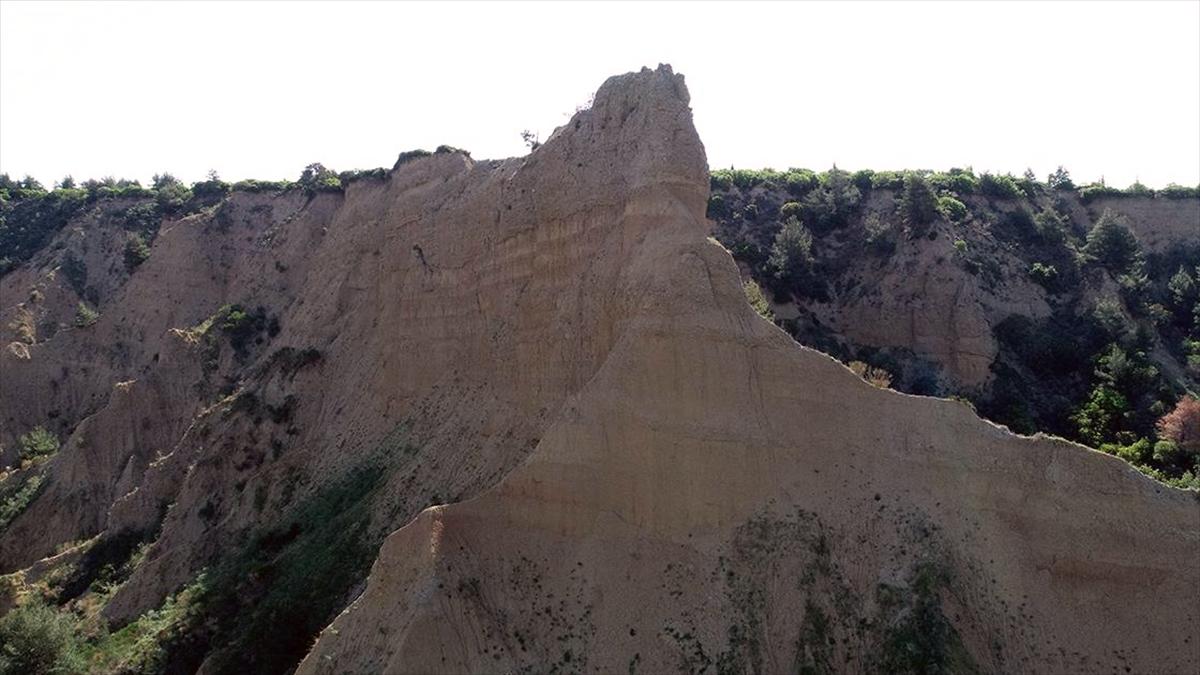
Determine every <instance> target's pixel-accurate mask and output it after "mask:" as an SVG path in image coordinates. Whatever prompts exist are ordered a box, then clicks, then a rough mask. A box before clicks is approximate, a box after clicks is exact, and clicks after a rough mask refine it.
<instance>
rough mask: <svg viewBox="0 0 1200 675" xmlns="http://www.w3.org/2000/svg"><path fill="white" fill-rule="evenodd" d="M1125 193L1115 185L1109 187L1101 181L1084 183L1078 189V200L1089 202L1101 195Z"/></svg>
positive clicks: (1122, 194) (1120, 194)
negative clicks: (1089, 183)
mask: <svg viewBox="0 0 1200 675" xmlns="http://www.w3.org/2000/svg"><path fill="white" fill-rule="evenodd" d="M1124 196H1125V193H1124V192H1123V191H1121V190H1119V189H1117V188H1115V187H1109V186H1107V185H1105V184H1104V183H1103V182H1099V183H1092V184H1091V185H1085V186H1083V187H1082V188H1080V189H1079V201H1081V202H1083V203H1084V204H1089V203H1091V202H1092V201H1094V200H1096V199H1100V198H1101V197H1124Z"/></svg>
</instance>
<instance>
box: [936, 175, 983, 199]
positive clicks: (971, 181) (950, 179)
mask: <svg viewBox="0 0 1200 675" xmlns="http://www.w3.org/2000/svg"><path fill="white" fill-rule="evenodd" d="M929 184H930V185H931V186H933V188H934V189H935V190H938V191H942V192H953V193H955V194H958V195H969V194H974V193H976V192H978V191H979V179H978V178H976V177H975V172H974V171H972V170H970V169H950V170H949V171H947V172H945V173H934V174H930V176H929Z"/></svg>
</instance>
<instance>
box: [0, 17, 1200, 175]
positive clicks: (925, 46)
mask: <svg viewBox="0 0 1200 675" xmlns="http://www.w3.org/2000/svg"><path fill="white" fill-rule="evenodd" d="M660 62H662V63H670V64H672V65H673V66H674V68H675V70H676V72H681V73H683V74H684V75H685V76H686V78H687V84H688V87H689V89H690V91H691V95H692V108H693V111H694V116H695V122H696V127H697V129H698V130H699V132H700V136H701V139H702V140H703V141H704V144H705V147H706V149H707V151H708V158H709V164H710V166H712V167H714V168H718V167H722V168H723V167H730V166H736V167H740V168H761V167H768V166H769V167H774V168H779V169H783V168H787V167H808V168H813V169H824V168H828V167H830V166H832V165H834V164H836V165H837V166H839V167H840V168H843V169H849V170H856V169H861V168H870V169H876V170H884V169H934V170H944V169H948V168H950V167H964V166H971V167H973V168H974V169H975V170H976V171H985V170H988V171H996V172H1013V173H1018V174H1019V173H1021V172H1022V171H1024V170H1025V169H1026V168H1031V169H1033V170H1034V172H1035V173H1036V174H1038V176H1040V177H1042V178H1043V179H1044V177H1045V175H1046V174H1047V173H1049V172H1050V171H1051V170H1053V169H1054V168H1055V167H1056V166H1058V165H1060V164H1061V165H1064V166H1066V168H1067V169H1068V170H1070V172H1071V174H1072V176H1073V178H1074V179H1075V181H1076V182H1077V183H1083V182H1088V181H1091V180H1096V179H1100V178H1101V177H1103V178H1104V179H1105V180H1106V182H1107V183H1108V184H1110V185H1115V186H1118V187H1124V186H1126V185H1128V184H1130V183H1132V182H1134V181H1135V180H1140V181H1141V182H1142V183H1145V184H1147V185H1149V186H1151V187H1162V186H1164V185H1166V184H1168V183H1171V182H1175V183H1180V184H1185V185H1196V184H1197V183H1200V2H1196V1H1194V0H1193V1H1189V2H1167V3H1156V2H1146V1H1142V2H1133V3H1121V2H1098V3H1085V2H1066V3H1033V2H999V3H986V2H963V3H949V2H930V3H902V2H886V3H878V4H877V3H872V2H848V3H839V4H825V3H817V2H809V3H781V2H774V3H751V2H739V3H728V4H726V3H720V2H668V3H661V4H649V3H632V2H628V3H603V4H590V3H582V2H573V3H554V4H551V3H528V4H519V3H491V2H489V3H486V4H473V3H465V2H455V3H441V4H420V3H382V2H366V3H352V2H339V3H321V2H297V3H285V2H266V3H240V2H239V3H232V2H204V3H185V2H163V3H101V2H78V3H65V4H59V3H52V2H36V3H27V2H14V1H10V0H5V1H4V2H0V172H7V173H9V174H12V175H13V176H14V177H18V176H23V175H25V174H31V175H33V176H34V177H36V178H38V179H39V180H41V181H42V182H43V183H46V184H47V185H49V184H51V183H53V182H55V181H56V180H58V179H59V178H61V177H62V176H64V175H66V174H71V175H73V176H74V177H75V178H76V179H85V178H100V177H104V176H109V175H111V176H115V177H125V178H130V179H138V180H141V181H142V182H143V183H146V182H148V181H149V179H150V177H151V176H152V175H153V174H155V173H161V172H170V173H172V174H174V175H176V176H178V177H180V178H182V179H184V180H187V181H195V180H200V179H203V178H204V176H205V175H206V174H207V172H208V171H210V170H215V171H217V172H218V174H219V175H220V176H221V177H222V178H224V179H226V180H231V181H232V180H240V179H243V178H260V179H279V178H295V177H297V176H298V175H299V174H300V171H301V170H302V169H303V167H304V166H305V165H307V164H310V163H312V162H321V163H323V164H325V165H326V166H328V167H330V168H333V169H336V170H345V169H352V168H372V167H378V166H386V167H390V166H391V165H392V163H393V162H394V161H395V158H396V155H397V154H399V153H400V152H401V151H404V150H410V149H413V148H427V149H432V148H434V147H436V146H438V145H441V144H449V145H453V146H457V147H461V148H464V149H467V150H469V151H471V152H472V154H473V155H474V156H475V157H476V158H499V157H509V156H514V155H520V154H524V153H525V152H526V149H525V147H524V145H523V143H522V140H521V136H520V132H521V131H522V130H524V129H530V130H533V131H535V132H537V133H539V134H540V136H541V138H543V139H544V138H546V137H548V136H549V135H550V133H551V132H552V131H553V129H554V128H555V127H556V126H558V125H561V124H563V123H565V122H566V121H567V120H568V118H569V116H570V114H571V113H572V112H574V110H575V109H576V108H577V107H578V106H580V105H583V104H584V103H586V102H587V100H588V99H589V97H590V96H591V93H592V92H593V91H595V89H596V88H597V87H598V86H599V85H600V83H601V82H603V81H604V79H605V78H606V77H608V76H610V75H614V74H618V73H622V72H627V71H630V70H637V69H639V68H641V67H642V66H645V65H648V66H651V67H653V66H655V65H656V64H658V63H660Z"/></svg>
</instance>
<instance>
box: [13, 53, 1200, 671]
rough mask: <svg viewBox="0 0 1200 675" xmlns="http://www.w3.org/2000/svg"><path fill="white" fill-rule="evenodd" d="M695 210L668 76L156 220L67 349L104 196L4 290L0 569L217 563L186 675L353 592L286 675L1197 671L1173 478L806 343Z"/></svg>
mask: <svg viewBox="0 0 1200 675" xmlns="http://www.w3.org/2000/svg"><path fill="white" fill-rule="evenodd" d="M707 196H708V177H707V167H706V160H705V156H704V150H703V146H702V145H701V143H700V140H699V138H698V137H697V135H696V131H695V129H694V127H693V125H692V120H691V112H690V109H689V108H688V94H687V90H686V87H685V86H684V83H683V78H682V77H681V76H678V75H676V74H674V73H672V72H671V70H670V69H669V67H660V68H659V69H657V70H654V71H651V70H643V71H642V72H640V73H631V74H628V75H624V76H620V77H616V78H612V79H610V80H609V81H608V82H606V83H605V84H604V86H603V87H601V89H600V90H599V91H598V92H597V94H596V97H595V103H594V106H593V107H592V108H591V109H589V110H585V111H581V112H580V113H578V114H577V115H576V116H575V117H574V118H573V119H572V120H571V122H570V123H569V124H567V125H566V126H564V127H563V128H561V129H559V130H558V131H557V132H556V133H555V135H554V136H553V137H552V138H550V139H549V140H548V141H547V142H546V143H545V144H544V145H543V146H542V147H541V148H539V149H538V150H536V151H535V152H533V153H532V154H531V155H529V156H527V157H524V158H520V159H511V160H505V161H472V160H471V159H470V158H469V157H467V156H465V155H463V154H459V153H453V152H451V153H441V154H436V155H434V156H432V157H428V158H423V159H416V160H413V161H410V162H407V163H403V164H400V165H398V166H397V167H396V168H395V169H394V170H393V171H392V172H390V173H389V174H388V175H387V177H386V178H384V179H380V180H364V181H359V182H355V183H353V184H352V185H350V186H349V187H348V188H347V189H346V190H345V192H344V194H342V193H317V194H304V193H303V192H302V191H300V190H292V191H290V192H286V193H283V194H278V195H270V194H249V193H233V194H231V195H229V196H228V197H226V198H225V199H224V200H223V201H221V202H220V203H217V204H215V205H214V206H213V207H212V208H211V209H208V210H205V211H203V212H201V213H198V214H196V215H192V216H189V217H187V218H182V219H178V220H173V221H169V222H167V223H165V224H164V226H163V229H162V231H161V233H160V234H159V236H158V238H157V239H156V240H155V242H154V245H153V249H152V251H151V255H150V257H149V259H148V260H147V261H146V262H145V263H143V264H142V266H141V267H139V268H138V269H137V271H136V272H135V273H133V274H128V273H126V272H124V271H122V270H120V269H117V268H111V269H110V268H104V270H103V272H100V271H94V272H93V275H94V277H93V282H92V285H93V286H94V287H95V288H94V291H93V297H92V298H91V300H90V302H92V303H93V304H94V305H95V306H96V308H97V309H98V310H99V312H100V317H99V319H98V321H97V322H96V323H95V324H94V325H91V326H88V327H82V328H76V327H72V326H71V325H70V317H71V314H72V312H73V311H74V307H75V305H76V303H77V301H78V299H79V295H80V293H79V290H80V289H73V288H72V287H71V285H70V284H69V283H68V282H67V281H66V280H65V279H64V276H63V274H62V273H61V269H62V267H61V265H62V256H63V251H64V250H70V251H76V252H78V255H79V256H92V257H90V258H85V259H86V260H87V261H88V267H89V269H90V270H96V269H98V268H100V267H102V266H103V264H104V263H103V261H105V260H109V259H110V257H111V255H110V254H111V253H112V251H115V250H118V248H115V244H114V243H113V242H119V241H120V238H119V237H117V233H114V232H113V231H111V227H110V225H109V224H106V223H107V221H105V220H104V216H103V214H100V213H97V214H96V215H95V221H94V222H92V225H90V226H88V227H83V228H82V229H78V230H72V231H69V232H64V233H62V234H61V235H60V237H59V239H58V240H57V241H56V243H55V244H54V245H52V246H51V247H49V248H48V249H47V250H45V251H43V252H42V253H40V254H38V256H36V257H35V258H34V259H33V260H31V261H30V262H29V263H28V264H26V265H24V266H23V267H22V268H20V269H18V270H17V271H15V272H13V273H12V274H9V275H8V276H6V277H4V278H3V279H0V296H2V302H0V324H2V326H3V329H4V330H6V331H9V332H7V333H5V334H4V336H5V342H6V343H8V342H10V341H11V342H13V343H15V346H10V347H9V348H6V349H4V350H3V351H2V352H0V368H2V370H3V378H0V421H3V425H4V426H3V428H2V429H0V443H2V444H5V445H6V446H7V447H10V448H11V443H12V441H13V439H14V438H16V437H17V436H18V435H20V434H22V433H24V432H26V431H27V430H29V429H31V428H33V427H34V426H36V425H39V424H41V425H47V426H49V427H51V428H52V429H53V430H55V431H57V432H59V433H60V434H61V435H62V436H63V438H64V439H65V441H64V446H63V449H62V450H60V451H59V453H58V454H57V455H55V456H54V458H53V459H51V460H50V461H49V462H47V463H45V464H41V465H37V466H34V467H29V468H26V469H24V470H21V471H18V472H16V473H13V474H10V475H8V476H7V477H6V478H5V479H4V481H15V480H28V479H29V477H30V476H31V475H33V474H36V475H37V476H39V477H40V478H41V480H42V482H41V483H40V485H41V487H40V489H39V490H38V491H37V493H36V495H35V497H34V498H33V499H32V500H31V502H30V503H29V505H28V506H27V507H26V508H24V509H23V510H22V511H21V512H20V513H19V514H17V515H16V517H15V518H14V519H13V520H12V522H11V523H10V524H9V525H8V526H7V527H6V528H5V529H4V530H3V531H0V567H2V571H3V572H11V571H17V570H21V569H27V570H28V572H27V573H26V579H29V578H32V577H33V576H37V575H45V574H46V572H45V570H46V569H49V568H51V567H53V564H58V563H53V564H52V563H51V562H47V561H46V560H44V559H45V558H46V557H47V556H51V555H53V554H55V553H56V552H60V551H65V552H63V553H61V554H60V555H59V556H58V557H57V558H55V559H54V561H63V560H77V561H80V562H78V563H77V564H75V567H74V572H72V573H73V574H75V575H76V576H79V575H81V574H84V572H85V571H86V570H87V569H88V567H87V564H86V563H87V561H88V560H91V559H105V558H104V557H103V556H101V555H100V554H99V553H97V552H98V551H107V552H109V554H108V555H110V557H112V556H116V554H113V553H111V552H112V551H118V552H119V551H122V550H125V549H127V548H129V547H130V546H131V544H130V543H129V542H133V543H134V544H136V543H139V542H140V543H144V544H145V545H146V546H147V548H146V549H145V550H144V551H143V553H142V554H140V555H139V556H136V557H133V556H132V555H131V551H128V550H125V553H124V555H123V556H116V558H115V559H116V560H117V562H118V563H120V562H122V561H124V560H127V559H132V560H134V561H135V562H136V565H135V566H134V567H133V569H132V573H131V575H130V576H129V578H128V579H123V580H122V582H121V583H120V585H119V586H117V588H116V590H115V591H114V592H113V593H112V594H111V596H106V597H105V599H104V609H103V615H104V617H105V618H106V619H108V620H109V621H111V622H112V625H113V626H114V627H116V626H121V625H124V624H126V623H127V622H129V621H132V620H134V619H136V617H138V616H139V615H143V614H144V613H145V612H146V611H148V610H151V609H154V608H156V607H159V606H160V605H161V604H162V603H163V601H164V599H165V598H167V597H168V596H169V595H170V594H172V593H175V592H176V591H178V590H179V589H180V588H181V587H184V586H188V585H193V586H195V585H202V582H201V580H206V581H205V582H203V583H206V584H207V586H206V587H205V588H207V590H206V591H205V593H202V594H201V595H200V597H201V598H202V599H203V600H204V601H203V602H201V603H199V604H197V605H195V606H194V607H193V610H194V611H195V612H196V616H198V617H199V618H198V620H197V621H196V622H195V623H194V624H185V625H182V626H181V627H180V628H179V631H178V632H177V634H176V635H175V640H176V642H175V643H173V644H172V645H171V651H168V656H169V658H170V660H171V662H172V666H173V667H174V668H176V669H178V670H188V669H195V668H201V669H203V670H205V671H207V672H277V671H284V670H287V669H288V668H290V667H291V666H293V665H294V664H295V663H296V662H297V661H298V660H299V659H300V657H301V656H303V655H304V654H305V653H306V652H309V648H310V646H311V645H312V639H313V637H314V635H315V634H316V633H317V631H318V630H319V629H320V628H322V627H324V626H326V625H327V624H328V622H329V620H330V619H332V618H333V617H334V616H335V615H336V614H337V612H338V611H339V610H341V609H343V608H346V606H347V604H349V603H350V602H351V601H352V600H353V604H351V605H350V606H349V608H348V609H346V611H345V612H343V613H342V614H341V615H340V616H338V617H337V619H336V621H334V622H333V624H332V625H330V626H328V628H327V629H326V630H325V631H324V632H323V633H321V635H320V639H319V640H318V641H317V642H316V645H315V647H312V649H311V652H310V653H308V656H307V658H306V659H305V661H304V662H303V664H302V665H301V670H302V671H303V672H414V673H428V672H466V671H474V672H518V671H521V672H583V671H588V672H614V671H620V672H673V671H692V670H701V671H703V670H707V671H710V672H743V671H752V672H763V671H767V672H776V671H795V670H799V671H802V672H880V671H894V672H904V671H906V670H907V671H918V670H919V669H920V668H922V667H928V666H930V665H940V666H942V667H946V668H952V669H955V671H956V672H962V671H970V670H971V669H975V670H978V671H982V672H1016V671H1021V672H1046V673H1061V672H1109V671H1112V670H1114V669H1115V670H1116V671H1117V672H1121V671H1124V670H1125V669H1126V668H1129V669H1132V671H1133V672H1167V673H1174V672H1185V671H1188V670H1190V669H1194V668H1195V667H1196V666H1197V664H1200V652H1198V649H1200V612H1197V610H1196V609H1195V607H1196V606H1200V595H1198V594H1200V590H1198V589H1200V569H1197V566H1196V564H1195V560H1197V559H1200V502H1198V501H1197V500H1196V499H1195V496H1194V495H1192V494H1189V493H1185V492H1182V491H1178V490H1171V489H1168V488H1165V487H1163V486H1161V485H1159V484H1157V483H1154V482H1153V481H1150V480H1149V479H1146V478H1144V477H1142V476H1141V475H1140V474H1138V473H1137V472H1136V471H1133V470H1132V469H1130V468H1129V467H1128V466H1126V465H1125V464H1124V463H1122V462H1120V461H1119V460H1116V459H1114V458H1112V457H1108V456H1104V455H1100V454H1098V453H1095V452H1092V451H1089V450H1087V449H1085V448H1082V447H1079V446H1074V445H1071V444H1068V443H1065V442H1061V441H1055V440H1046V439H1029V438H1021V437H1016V436H1013V435H1011V434H1008V433H1007V432H1005V431H1003V430H1001V429H1000V428H998V427H995V426H993V425H990V424H987V423H984V422H982V421H980V420H979V419H978V418H976V417H975V416H974V415H972V414H971V412H970V411H969V410H968V409H967V408H966V407H964V406H962V405H959V404H956V403H952V402H949V401H941V400H935V399H924V398H916V397H911V396H905V395H901V394H897V393H894V392H888V391H883V390H878V389H875V388H873V387H871V386H869V385H867V384H865V383H864V382H862V381H861V380H860V379H859V378H857V377H856V376H854V375H853V374H851V373H850V372H849V371H847V370H846V369H844V368H843V367H841V366H840V365H838V364H837V363H836V362H835V361H833V360H832V359H830V358H828V357H825V356H823V355H821V354H819V353H817V352H814V351H810V350H807V349H803V348H801V347H799V346H797V345H796V344H795V343H794V342H793V341H792V340H791V338H790V337H788V336H787V335H786V334H784V333H783V332H782V331H780V330H778V329H776V328H775V327H773V326H771V325H770V324H769V323H767V322H765V321H763V320H761V319H760V318H759V317H758V316H757V315H756V314H754V312H753V310H751V309H750V308H749V306H748V305H747V304H746V301H745V297H744V295H743V292H742V288H741V286H740V283H739V281H738V275H737V269H736V266H735V265H734V263H733V261H732V259H731V258H730V257H729V255H728V253H727V252H726V251H725V250H724V249H722V248H721V247H720V246H719V245H718V244H716V243H715V242H714V241H713V240H711V239H710V238H709V237H708V234H709V223H707V222H706V220H705V218H704V210H705V203H706V199H707ZM89 222H91V221H89ZM60 244H61V246H60ZM104 251H108V252H109V254H105V255H101V254H102V253H103V252H104ZM98 252H99V253H98ZM935 282H936V283H940V282H939V280H938V279H937V278H935V277H933V276H931V278H930V283H935ZM34 289H37V290H38V294H37V299H36V300H34V298H33V294H32V290H34ZM82 290H84V291H85V292H86V289H82ZM938 297H939V298H940V297H941V296H938ZM932 302H933V301H932V300H929V299H928V298H927V304H929V303H932ZM939 302H940V300H939ZM963 302H967V300H966V299H964V300H963ZM229 304H240V305H242V306H243V308H244V309H245V310H246V312H247V314H248V315H253V316H256V317H258V318H257V319H255V320H247V322H244V323H240V324H237V322H234V321H233V320H232V319H231V318H230V314H229V312H228V311H225V310H222V309H221V308H222V306H224V305H229ZM258 308H261V310H259V309H258ZM930 311H933V310H930ZM960 323H961V324H962V325H960V326H958V327H957V328H956V329H955V330H956V331H958V333H957V334H956V336H955V337H954V338H953V340H952V342H953V343H954V344H956V345H959V344H966V343H969V341H970V339H971V335H972V330H974V329H973V328H972V326H971V325H970V324H969V322H960ZM234 324H237V325H236V326H234ZM22 325H33V326H35V328H38V330H36V331H35V334H34V335H33V336H32V338H31V337H30V335H29V331H28V330H23V329H21V326H22ZM11 326H15V327H11ZM226 326H234V327H229V328H227V327H226ZM955 348H957V347H955ZM968 356H969V355H968ZM974 367H975V366H973V365H971V363H968V362H964V366H963V368H964V372H972V371H971V369H972V368H974ZM10 485H11V484H10ZM5 489H7V488H5ZM447 504H448V505H447ZM389 533H391V534H390V536H388V535H389ZM385 537H386V542H385V543H383V545H382V548H379V544H380V542H383V541H384V539H385ZM39 561H40V562H39ZM298 561H299V562H298ZM372 561H373V562H374V566H373V567H372V568H370V576H369V578H368V577H367V571H368V565H370V563H371V562H372ZM118 566H119V564H118ZM204 570H207V572H206V574H201V572H202V571H204ZM72 578H74V577H72ZM82 578H83V581H82V582H80V583H79V584H75V586H78V588H76V590H75V592H76V593H79V592H83V591H82V588H83V587H85V586H87V581H89V579H88V578H87V576H86V575H85V574H84V576H83V577H82ZM90 592H91V591H88V593H90ZM356 597H357V599H356V600H355V598H356ZM179 634H182V635H183V636H184V638H183V639H182V640H180V639H179ZM805 669H808V670H807V671H805Z"/></svg>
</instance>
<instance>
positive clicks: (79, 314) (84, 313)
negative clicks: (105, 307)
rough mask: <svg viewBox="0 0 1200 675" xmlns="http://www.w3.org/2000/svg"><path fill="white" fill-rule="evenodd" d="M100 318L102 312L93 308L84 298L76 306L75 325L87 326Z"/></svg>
mask: <svg viewBox="0 0 1200 675" xmlns="http://www.w3.org/2000/svg"><path fill="white" fill-rule="evenodd" d="M99 320H100V312H97V311H96V310H94V309H92V308H91V307H89V306H88V304H87V303H86V302H84V301H82V300H80V301H79V305H78V306H77V307H76V308H75V325H76V326H77V327H78V328H87V327H88V326H91V325H93V324H95V323H96V322H97V321H99Z"/></svg>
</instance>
